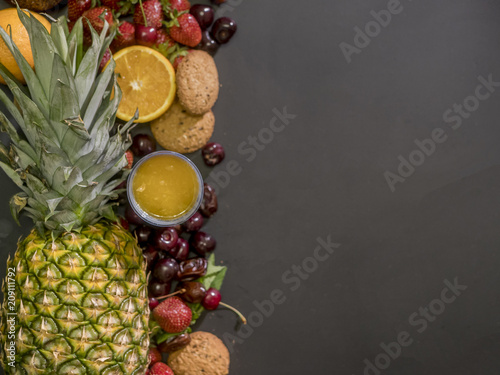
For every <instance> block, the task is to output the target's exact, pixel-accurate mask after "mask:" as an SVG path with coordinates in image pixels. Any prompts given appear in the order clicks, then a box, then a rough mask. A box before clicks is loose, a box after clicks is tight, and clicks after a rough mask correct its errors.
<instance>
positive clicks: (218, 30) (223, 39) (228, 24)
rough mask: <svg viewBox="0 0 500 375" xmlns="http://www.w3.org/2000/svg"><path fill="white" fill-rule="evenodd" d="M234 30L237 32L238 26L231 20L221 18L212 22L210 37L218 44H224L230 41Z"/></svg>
mask: <svg viewBox="0 0 500 375" xmlns="http://www.w3.org/2000/svg"><path fill="white" fill-rule="evenodd" d="M236 30H238V26H237V25H236V22H234V20H233V19H231V18H229V17H221V18H219V19H217V20H216V21H215V22H214V25H213V27H212V36H213V37H214V39H215V40H216V41H217V42H218V43H220V44H226V43H227V42H229V41H230V40H231V38H232V37H233V35H234V34H235V33H236Z"/></svg>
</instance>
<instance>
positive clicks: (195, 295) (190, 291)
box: [176, 281, 207, 303]
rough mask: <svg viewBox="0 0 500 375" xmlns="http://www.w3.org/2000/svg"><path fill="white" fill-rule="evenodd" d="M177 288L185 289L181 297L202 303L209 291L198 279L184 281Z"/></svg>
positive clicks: (188, 300) (191, 301) (187, 300)
mask: <svg viewBox="0 0 500 375" xmlns="http://www.w3.org/2000/svg"><path fill="white" fill-rule="evenodd" d="M176 290H184V292H183V293H182V295H181V298H182V299H183V300H184V301H186V302H190V303H201V301H203V299H204V298H205V295H206V293H207V290H206V289H205V287H204V286H203V284H202V283H200V282H198V281H184V282H183V283H180V284H179V285H177V288H176Z"/></svg>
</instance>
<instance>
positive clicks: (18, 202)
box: [9, 193, 28, 225]
mask: <svg viewBox="0 0 500 375" xmlns="http://www.w3.org/2000/svg"><path fill="white" fill-rule="evenodd" d="M27 203H28V196H27V195H26V194H24V193H18V194H16V195H14V196H13V197H12V198H10V201H9V206H10V213H11V214H12V217H13V218H14V220H15V221H16V223H17V225H21V224H20V223H19V214H20V212H21V211H22V210H23V209H24V207H26V204H27Z"/></svg>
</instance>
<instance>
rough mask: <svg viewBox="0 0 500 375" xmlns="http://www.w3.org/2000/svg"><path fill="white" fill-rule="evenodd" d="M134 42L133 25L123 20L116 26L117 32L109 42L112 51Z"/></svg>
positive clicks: (131, 44)
mask: <svg viewBox="0 0 500 375" xmlns="http://www.w3.org/2000/svg"><path fill="white" fill-rule="evenodd" d="M134 44H135V26H134V25H133V24H131V23H130V22H127V21H123V22H122V23H121V24H120V26H119V27H118V32H117V34H116V36H115V39H114V40H113V42H112V43H111V50H112V51H113V52H116V51H119V50H121V49H122V48H125V47H129V46H133V45H134Z"/></svg>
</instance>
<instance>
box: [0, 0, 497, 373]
mask: <svg viewBox="0 0 500 375" xmlns="http://www.w3.org/2000/svg"><path fill="white" fill-rule="evenodd" d="M1 3H3V1H2V2H1ZM387 3H388V1H359V0H337V1H330V0H321V1H296V0H293V1H292V0H273V1H263V0H252V1H251V0H234V1H233V2H232V4H233V5H234V6H233V8H234V9H233V10H227V11H226V13H225V15H227V16H230V17H233V18H234V19H236V20H237V22H238V26H239V30H238V33H237V35H236V36H235V38H234V39H233V40H232V41H231V43H230V44H228V45H227V46H225V47H223V48H221V50H220V51H219V53H218V55H217V56H216V62H217V65H218V68H219V72H220V79H221V84H222V88H221V94H220V97H219V101H218V103H217V105H216V107H215V115H216V130H215V133H214V136H213V140H214V141H217V142H220V143H222V144H223V145H224V147H225V149H226V153H227V158H226V161H225V163H223V164H221V165H219V166H217V167H216V168H215V169H214V172H215V173H218V175H219V177H220V176H221V173H220V172H221V171H225V170H226V168H227V166H228V165H229V162H230V161H233V162H232V164H234V163H238V166H239V168H238V172H239V173H238V174H237V175H236V176H233V177H231V178H230V181H229V184H228V186H227V187H225V188H223V189H219V190H220V193H219V203H220V204H219V213H218V214H217V215H216V216H214V218H213V219H211V220H210V222H209V223H208V225H207V226H206V230H207V231H208V232H210V233H212V234H214V235H215V236H216V238H217V240H218V248H217V250H216V254H217V258H218V260H220V261H223V262H224V264H226V265H228V266H229V271H228V274H227V277H226V281H225V284H224V287H223V289H222V292H223V299H224V301H226V302H227V303H230V304H232V305H234V306H236V307H238V308H239V309H241V310H242V311H243V312H245V313H246V314H247V315H252V316H253V323H252V324H253V325H254V328H253V332H251V333H250V334H248V332H246V333H247V336H248V337H247V338H246V339H244V340H241V339H239V338H238V339H237V342H236V343H235V344H234V345H232V344H231V345H230V346H231V347H232V348H233V353H232V355H231V361H232V362H231V371H230V373H231V374H239V375H250V374H293V375H301V374H304V373H308V374H313V373H314V374H344V375H358V374H363V369H364V367H365V363H364V361H365V359H368V360H369V361H371V362H374V360H375V357H376V356H377V355H379V354H380V353H383V350H382V348H381V347H380V345H381V343H386V344H387V343H389V342H393V341H395V340H396V339H397V337H398V335H399V334H400V333H401V332H404V331H406V332H408V333H409V335H410V337H411V339H412V344H411V345H409V346H408V347H404V348H403V349H402V351H401V354H400V356H399V357H398V358H396V359H394V360H391V363H390V365H389V367H388V368H387V369H385V370H382V371H380V373H382V374H394V375H396V374H398V375H402V374H404V375H422V374H431V375H434V374H435V375H438V374H455V375H465V374H471V375H472V374H474V375H475V374H482V375H489V374H498V372H499V369H500V359H499V358H500V356H498V351H499V350H500V342H499V339H500V318H499V316H500V305H499V296H498V285H499V282H500V276H499V273H498V268H499V265H500V255H499V254H500V253H499V251H498V248H499V243H500V230H499V226H500V215H499V212H500V168H499V166H498V164H499V161H500V147H498V144H499V141H500V129H499V127H498V115H499V114H500V106H499V101H500V90H499V89H498V88H497V89H496V90H497V91H495V92H493V93H492V94H491V97H490V98H489V99H487V100H485V101H481V103H480V106H479V108H478V109H477V110H476V111H475V112H473V113H472V114H470V117H469V118H468V119H465V120H464V121H463V124H462V126H461V127H460V128H459V129H456V130H452V129H451V127H450V124H447V123H445V122H444V121H443V118H442V117H443V114H444V112H445V111H446V110H447V109H448V108H450V107H451V106H452V105H453V104H454V103H462V102H463V101H464V99H465V98H466V97H467V96H469V95H471V94H474V91H475V88H476V86H477V85H478V77H479V76H483V77H488V75H490V74H492V77H493V80H495V81H499V82H500V64H499V63H498V60H499V58H500V48H499V46H500V22H499V16H500V3H498V1H495V0H440V1H436V0H420V1H410V0H402V1H401V6H402V7H403V11H402V12H401V13H400V14H397V15H394V16H393V17H392V20H391V22H390V24H389V25H388V26H387V27H385V28H383V29H382V30H381V31H380V33H379V35H377V36H376V37H374V38H372V40H371V42H370V44H369V45H368V46H367V47H366V48H363V49H362V50H361V53H359V54H354V55H353V56H352V62H351V63H350V64H349V63H347V61H346V59H345V58H344V56H343V54H342V52H341V50H340V48H339V45H340V43H342V42H346V43H350V44H353V39H354V36H355V31H354V28H355V27H360V28H362V29H363V28H364V27H365V25H366V24H367V23H368V22H370V21H372V20H373V16H372V15H371V14H370V12H371V11H372V10H374V11H377V12H378V11H380V10H382V9H387ZM284 107H286V109H287V111H288V112H289V113H291V114H294V115H296V116H297V117H296V118H295V119H293V120H291V121H290V123H289V124H288V125H287V126H286V129H285V130H283V131H282V132H280V133H276V134H274V138H273V140H272V141H271V142H270V143H269V144H267V145H266V146H265V148H264V149H263V150H262V151H258V152H257V153H256V157H255V159H254V160H252V161H247V158H248V156H249V155H248V154H242V153H241V152H239V151H238V147H239V145H240V144H241V143H242V142H245V141H247V139H248V137H249V136H257V135H258V134H259V132H261V131H262V129H263V128H266V127H269V123H270V121H271V119H272V118H273V117H274V113H273V109H275V108H276V109H278V110H282V109H283V108H284ZM436 128H442V129H444V131H445V133H446V135H447V137H448V138H447V140H446V142H444V143H442V144H438V145H437V146H436V150H435V152H434V153H433V154H432V155H430V156H428V157H426V158H425V161H424V162H423V164H422V165H421V166H418V167H417V168H416V169H415V171H414V173H413V174H412V175H411V176H410V177H408V178H407V179H406V180H405V182H403V183H398V184H397V185H396V190H395V191H394V192H392V191H391V190H390V189H389V187H388V184H387V182H386V180H385V178H384V172H386V171H391V172H394V173H396V172H397V168H398V164H399V161H398V156H399V155H402V156H403V157H404V158H406V159H407V158H408V156H409V154H410V153H411V152H412V151H413V150H415V149H417V147H416V146H415V143H414V142H415V140H416V139H418V140H423V139H426V138H429V137H430V135H431V133H432V131H433V130H434V129H436ZM194 159H195V160H196V161H197V163H198V164H199V165H201V163H200V160H201V159H200V157H199V155H195V156H194ZM204 172H205V173H206V174H207V173H208V172H209V171H207V170H206V169H205V170H204ZM213 176H214V175H212V177H211V178H212V180H213ZM1 181H2V185H1V191H2V196H3V197H4V198H3V203H1V205H0V241H1V251H2V257H3V258H7V255H8V254H9V253H11V254H12V253H13V252H14V250H15V248H16V242H17V240H18V238H19V236H20V235H21V234H23V233H26V231H27V230H28V228H29V227H30V224H29V222H28V221H27V220H25V221H24V222H23V228H22V229H21V228H18V227H17V226H15V224H14V223H13V220H12V219H11V217H10V214H9V210H8V203H7V202H8V197H10V196H11V195H12V194H14V193H15V192H16V188H15V186H14V185H13V184H12V183H10V182H8V180H7V177H6V176H5V175H3V174H2V176H1ZM327 236H331V239H332V241H333V242H336V243H339V244H341V245H340V247H339V248H338V249H336V250H335V253H334V255H333V256H331V257H330V258H329V259H328V260H326V261H324V262H321V263H320V264H319V265H318V268H317V270H315V271H314V272H312V273H311V274H309V275H307V276H308V278H307V280H302V281H301V283H300V287H299V288H298V289H297V290H295V291H292V290H291V289H290V287H291V286H292V284H287V283H286V282H284V281H283V280H282V277H283V275H284V274H285V272H286V271H287V270H290V269H291V267H292V266H293V265H301V264H302V262H303V261H304V259H306V258H307V257H310V256H311V255H313V253H314V249H315V247H316V241H317V238H318V237H322V238H326V237H327ZM4 263H5V262H1V264H2V269H1V271H2V274H4V270H5V269H4V267H5V266H4ZM455 278H457V280H458V283H459V284H462V285H466V286H467V289H466V290H465V291H463V292H462V294H461V295H460V296H459V297H457V298H456V300H455V301H454V302H453V303H450V304H447V305H446V308H445V311H444V312H443V313H442V314H440V315H439V316H437V317H436V319H435V320H434V321H433V322H431V323H428V327H427V329H425V330H424V331H423V332H421V333H419V332H418V331H417V328H419V327H420V325H419V326H414V325H411V324H410V322H409V317H410V316H411V315H412V314H413V313H415V312H418V311H419V308H420V307H425V306H427V305H429V304H430V303H431V302H432V301H433V300H434V299H436V298H439V297H440V295H441V292H442V291H443V289H444V288H445V284H444V280H445V279H447V280H450V281H453V280H454V279H455ZM274 289H280V290H282V291H283V293H284V295H285V297H286V301H285V302H284V303H283V304H281V305H276V306H275V307H274V312H273V313H272V314H271V315H270V317H266V318H264V319H263V322H260V321H258V320H259V319H258V316H257V315H256V314H255V313H254V314H252V312H253V311H255V310H256V307H255V305H254V302H255V301H262V300H264V299H269V296H270V293H271V291H273V290H274ZM256 323H261V324H257V326H256ZM199 329H202V330H207V331H211V332H214V333H215V334H217V335H218V336H220V337H223V336H224V335H225V334H226V335H227V334H231V335H234V337H241V336H242V335H243V333H241V331H239V330H240V326H239V325H238V324H237V319H236V317H235V316H234V315H232V313H230V312H229V311H225V310H219V311H217V312H215V313H211V314H209V315H207V316H206V318H205V319H204V320H203V321H202V323H201V324H200V325H199ZM238 332H240V334H239V335H240V336H238ZM367 373H369V374H373V372H367Z"/></svg>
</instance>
